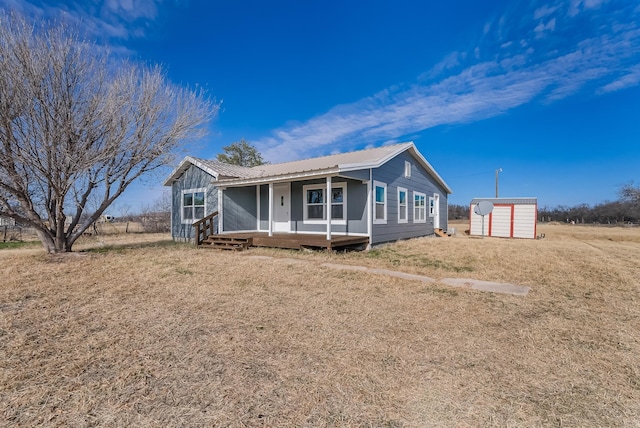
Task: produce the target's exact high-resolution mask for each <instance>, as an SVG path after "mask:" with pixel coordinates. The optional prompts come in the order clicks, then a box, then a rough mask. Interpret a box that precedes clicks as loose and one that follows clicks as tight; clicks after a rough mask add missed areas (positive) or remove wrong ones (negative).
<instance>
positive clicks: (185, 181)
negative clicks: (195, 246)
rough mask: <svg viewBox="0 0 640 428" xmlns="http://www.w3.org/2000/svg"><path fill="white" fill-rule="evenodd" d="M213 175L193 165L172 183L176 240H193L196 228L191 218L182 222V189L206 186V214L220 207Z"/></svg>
mask: <svg viewBox="0 0 640 428" xmlns="http://www.w3.org/2000/svg"><path fill="white" fill-rule="evenodd" d="M213 179H214V178H213V176H211V175H210V174H208V173H206V172H205V171H203V170H201V169H200V168H198V167H195V166H191V167H190V168H189V169H187V170H186V171H185V172H184V174H183V175H182V176H181V177H180V179H179V180H177V181H175V182H174V183H173V184H172V185H171V195H172V201H171V236H172V238H173V239H176V240H192V239H193V234H194V229H193V226H192V224H193V222H192V221H191V220H189V221H186V222H184V223H183V222H182V191H183V190H190V189H202V188H206V189H207V190H206V192H205V201H204V202H205V213H204V214H205V216H207V215H209V214H211V213H212V212H214V211H216V210H217V209H218V188H217V187H216V186H214V185H212V184H211V182H212V180H213Z"/></svg>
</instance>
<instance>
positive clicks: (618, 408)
mask: <svg viewBox="0 0 640 428" xmlns="http://www.w3.org/2000/svg"><path fill="white" fill-rule="evenodd" d="M539 232H544V233H546V236H547V238H546V239H544V240H539V241H533V240H529V241H525V240H503V239H484V240H480V239H473V238H468V237H463V236H458V237H454V238H451V239H435V238H427V239H416V240H411V241H406V242H401V243H398V244H395V245H390V246H385V247H382V248H378V249H376V250H374V251H372V252H369V253H348V254H327V253H303V252H288V251H275V250H259V251H258V250H251V251H248V252H245V253H220V252H209V251H203V250H195V249H193V248H192V247H190V246H186V245H180V244H172V243H166V242H160V241H158V237H157V236H156V237H152V238H147V239H149V240H150V241H151V243H149V242H147V243H144V244H139V245H127V244H126V243H125V242H120V243H116V244H115V246H111V245H113V244H112V243H111V242H110V241H108V240H107V238H103V240H102V242H100V241H92V240H90V239H87V240H86V241H85V242H83V243H81V245H79V246H78V249H85V250H88V249H90V248H92V247H93V248H94V250H91V251H85V252H80V253H77V254H73V255H67V256H47V255H45V254H43V253H42V251H41V250H5V251H1V252H0V266H1V270H2V272H1V274H2V278H3V279H2V286H0V418H1V419H0V425H1V424H4V425H18V426H34V425H53V426H64V425H73V426H94V425H105V426H127V425H145V426H149V425H151V426H184V425H188V426H234V427H235V426H376V427H377V426H492V425H493V426H629V427H636V426H639V425H640V362H639V361H640V360H639V358H640V357H639V356H640V341H639V337H640V333H639V332H640V299H639V290H640V286H639V281H640V280H639V278H640V257H639V256H640V229H638V228H636V229H623V228H615V229H614V228H594V227H581V226H574V227H570V226H564V225H546V226H543V227H541V228H540V230H539ZM140 238H141V235H129V236H128V237H126V238H119V239H140ZM109 239H111V238H109ZM113 239H116V238H115V237H114V238H113ZM153 241H156V243H155V244H154V243H153ZM255 255H271V256H274V257H277V258H279V259H260V258H256V257H253V256H255ZM291 258H295V259H297V260H298V259H299V260H302V261H303V262H297V263H296V262H295V261H294V260H291ZM324 261H331V262H334V263H348V264H356V265H358V264H359V265H369V266H378V267H386V268H391V269H397V270H402V271H406V272H413V273H421V274H425V275H429V276H432V277H436V278H441V277H452V276H459V277H471V278H477V279H485V280H498V281H505V282H512V283H516V284H522V285H528V286H530V287H532V291H531V292H530V293H529V295H528V296H527V297H516V296H509V295H498V294H491V293H483V292H475V291H467V290H462V289H455V288H450V287H447V286H444V285H439V284H435V285H429V284H424V283H417V282H412V281H405V280H400V279H398V278H390V277H386V276H381V275H373V274H365V273H361V272H351V271H336V270H329V269H326V268H323V267H322V266H321V265H320V263H321V262H324Z"/></svg>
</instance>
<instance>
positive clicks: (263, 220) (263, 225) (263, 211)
mask: <svg viewBox="0 0 640 428" xmlns="http://www.w3.org/2000/svg"><path fill="white" fill-rule="evenodd" d="M260 230H269V185H268V184H263V185H261V186H260Z"/></svg>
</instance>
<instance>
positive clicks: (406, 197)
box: [398, 187, 409, 223]
mask: <svg viewBox="0 0 640 428" xmlns="http://www.w3.org/2000/svg"><path fill="white" fill-rule="evenodd" d="M400 192H404V219H402V218H400V206H401V205H400ZM408 222H409V192H408V191H407V189H405V188H404V187H398V223H408Z"/></svg>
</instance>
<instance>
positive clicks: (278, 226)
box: [273, 183, 291, 232]
mask: <svg viewBox="0 0 640 428" xmlns="http://www.w3.org/2000/svg"><path fill="white" fill-rule="evenodd" d="M290 189H291V187H290V185H289V183H285V184H274V185H273V231H274V232H289V231H290V230H291V229H290V227H289V212H290V210H291V201H290V198H291V190H290Z"/></svg>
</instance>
